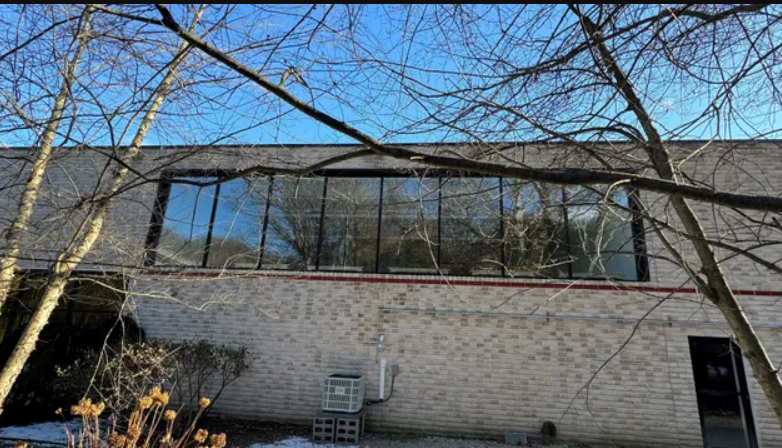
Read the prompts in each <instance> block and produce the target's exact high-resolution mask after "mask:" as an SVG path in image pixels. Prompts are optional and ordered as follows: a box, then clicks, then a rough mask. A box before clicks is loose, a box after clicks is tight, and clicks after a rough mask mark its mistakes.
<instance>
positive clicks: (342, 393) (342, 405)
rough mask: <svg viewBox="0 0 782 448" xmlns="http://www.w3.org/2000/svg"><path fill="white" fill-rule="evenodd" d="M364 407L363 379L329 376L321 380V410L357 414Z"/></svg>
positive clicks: (336, 375)
mask: <svg viewBox="0 0 782 448" xmlns="http://www.w3.org/2000/svg"><path fill="white" fill-rule="evenodd" d="M363 405H364V377H363V376H361V375H340V374H334V375H329V376H327V377H326V378H325V379H324V380H323V410H324V411H332V412H358V411H360V410H361V408H362V407H363Z"/></svg>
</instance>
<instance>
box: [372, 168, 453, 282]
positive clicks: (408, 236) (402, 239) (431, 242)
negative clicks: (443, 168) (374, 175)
mask: <svg viewBox="0 0 782 448" xmlns="http://www.w3.org/2000/svg"><path fill="white" fill-rule="evenodd" d="M438 184H439V180H438V179H433V178H423V179H416V178H411V179H403V178H386V179H384V184H383V222H382V226H381V232H382V233H381V237H380V270H381V272H412V273H417V272H429V273H432V272H436V266H437V264H436V260H437V239H438V235H437V217H438V202H439V192H438V189H439V185H438Z"/></svg>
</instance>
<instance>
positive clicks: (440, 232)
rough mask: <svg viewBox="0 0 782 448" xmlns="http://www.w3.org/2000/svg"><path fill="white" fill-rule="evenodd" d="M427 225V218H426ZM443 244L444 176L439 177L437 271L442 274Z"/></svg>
mask: <svg viewBox="0 0 782 448" xmlns="http://www.w3.org/2000/svg"><path fill="white" fill-rule="evenodd" d="M424 225H426V219H424ZM442 246H443V177H442V176H439V177H438V178H437V272H438V273H440V274H442V271H441V269H440V266H441V265H442V261H441V258H440V256H441V253H442Z"/></svg>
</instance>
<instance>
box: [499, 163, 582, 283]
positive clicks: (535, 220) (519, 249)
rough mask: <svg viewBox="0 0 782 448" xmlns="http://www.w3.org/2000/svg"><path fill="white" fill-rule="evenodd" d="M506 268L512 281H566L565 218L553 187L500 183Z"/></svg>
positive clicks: (567, 274) (519, 182) (515, 182)
mask: <svg viewBox="0 0 782 448" xmlns="http://www.w3.org/2000/svg"><path fill="white" fill-rule="evenodd" d="M502 204H503V207H502V208H503V222H504V230H505V238H504V240H503V243H504V249H505V268H506V270H507V273H508V275H510V276H514V277H546V278H567V277H568V276H569V272H570V271H569V268H568V264H569V262H570V257H569V254H568V250H567V235H566V225H567V217H566V215H565V209H564V207H563V206H562V189H561V188H560V187H559V186H556V185H545V184H540V183H536V182H523V181H519V180H510V179H506V180H504V183H503V195H502Z"/></svg>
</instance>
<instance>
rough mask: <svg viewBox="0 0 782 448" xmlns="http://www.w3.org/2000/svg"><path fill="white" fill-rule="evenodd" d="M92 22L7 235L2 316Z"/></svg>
mask: <svg viewBox="0 0 782 448" xmlns="http://www.w3.org/2000/svg"><path fill="white" fill-rule="evenodd" d="M90 22H91V17H90V11H89V9H87V10H85V12H84V16H83V22H82V25H81V27H80V29H79V34H78V36H77V37H76V39H77V41H78V44H77V47H76V51H75V53H74V54H73V57H72V58H71V60H70V62H66V67H65V74H64V75H63V83H62V87H61V88H60V92H59V93H58V94H57V97H56V98H55V100H54V105H53V106H52V113H51V114H50V116H49V121H48V122H47V123H46V126H45V127H44V129H43V132H42V133H41V137H40V139H41V140H40V147H39V149H38V154H37V155H36V157H35V160H34V161H33V166H32V169H31V170H30V175H29V176H28V177H27V182H26V183H25V187H24V193H23V194H22V198H21V199H20V200H19V205H18V207H17V211H16V216H15V217H14V220H13V222H12V223H11V227H10V228H9V229H8V233H6V235H5V251H4V255H3V258H1V259H0V314H2V312H3V304H5V302H6V300H8V295H9V294H10V292H11V282H12V281H13V278H14V273H15V271H16V262H17V260H18V258H19V252H20V246H21V240H22V237H23V235H24V234H25V233H26V232H27V229H28V227H29V224H30V217H31V216H32V214H33V208H34V207H35V202H36V200H37V198H38V191H39V190H40V188H41V182H42V181H43V177H44V174H45V173H46V166H47V165H48V163H49V160H50V159H51V156H52V143H53V142H54V138H55V136H56V135H57V128H58V127H59V125H60V120H61V119H62V114H63V111H64V110H65V104H66V102H67V100H68V96H69V94H70V91H71V85H72V84H73V83H74V81H75V79H76V69H77V68H78V66H79V59H81V55H82V53H83V52H84V48H85V47H86V46H87V42H88V39H87V36H88V34H89V32H90Z"/></svg>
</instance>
